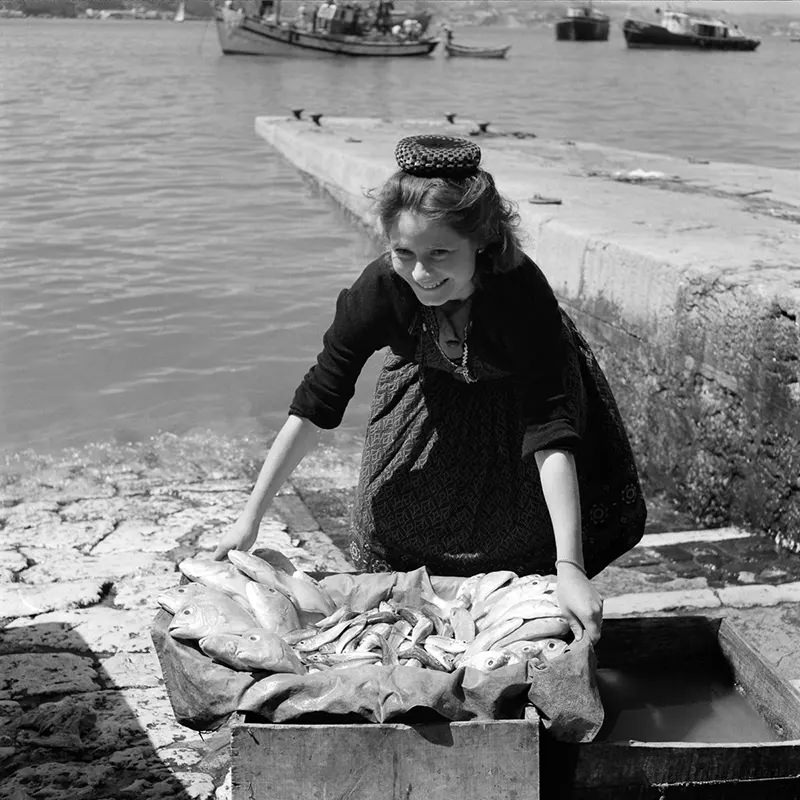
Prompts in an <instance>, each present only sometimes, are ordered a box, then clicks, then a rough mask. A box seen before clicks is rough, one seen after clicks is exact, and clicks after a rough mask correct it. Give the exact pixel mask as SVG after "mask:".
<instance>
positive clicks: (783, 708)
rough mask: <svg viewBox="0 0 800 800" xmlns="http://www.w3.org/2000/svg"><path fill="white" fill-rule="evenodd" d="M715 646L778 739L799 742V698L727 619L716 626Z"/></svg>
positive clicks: (736, 681)
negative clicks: (716, 645) (718, 627)
mask: <svg viewBox="0 0 800 800" xmlns="http://www.w3.org/2000/svg"><path fill="white" fill-rule="evenodd" d="M719 647H720V650H721V652H722V654H723V656H724V657H725V660H726V661H727V662H728V664H729V665H730V667H731V671H732V673H733V679H734V681H735V683H736V684H737V685H738V686H739V688H740V689H741V691H742V693H743V694H744V696H745V697H746V698H747V699H748V701H749V702H750V704H751V705H752V706H753V707H754V708H755V709H756V711H758V713H759V714H760V715H761V716H762V717H763V718H764V719H765V720H766V721H767V722H768V723H769V724H770V725H771V726H772V727H773V728H774V729H775V731H776V732H777V734H778V736H779V738H781V739H800V697H799V696H798V695H797V693H796V692H795V691H794V689H793V688H792V687H791V686H790V685H789V684H788V683H787V682H786V681H785V680H784V679H783V678H781V677H780V675H778V673H777V672H776V671H775V670H774V669H773V667H772V665H771V664H770V663H769V662H768V661H766V660H765V659H764V658H763V656H761V654H760V653H759V652H758V651H757V650H756V649H755V648H754V647H753V646H752V645H751V644H750V643H749V642H748V641H746V640H745V639H744V638H743V637H742V635H741V633H740V632H739V630H738V629H737V628H736V627H735V625H733V624H732V623H731V622H730V621H729V620H724V621H723V622H722V625H720V629H719ZM798 744H800V743H798Z"/></svg>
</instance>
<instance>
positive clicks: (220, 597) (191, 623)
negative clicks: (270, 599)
mask: <svg viewBox="0 0 800 800" xmlns="http://www.w3.org/2000/svg"><path fill="white" fill-rule="evenodd" d="M255 624H256V621H255V619H254V617H253V616H252V615H251V614H249V613H248V612H247V611H245V610H244V609H243V608H242V607H241V606H240V605H239V604H238V603H237V602H236V601H235V600H234V599H233V598H232V597H230V596H229V595H227V594H223V593H222V592H219V591H215V590H213V589H207V591H206V592H203V593H202V594H198V595H197V596H196V597H195V598H194V599H192V600H190V601H189V602H188V603H186V604H185V605H183V606H181V608H179V609H178V612H177V614H175V616H174V617H173V618H172V621H171V622H170V624H169V632H170V634H171V635H172V636H173V637H174V638H175V639H189V640H200V639H203V638H204V637H206V636H208V635H209V634H212V633H241V632H242V631H246V630H247V629H248V628H252V627H253V626H254V625H255Z"/></svg>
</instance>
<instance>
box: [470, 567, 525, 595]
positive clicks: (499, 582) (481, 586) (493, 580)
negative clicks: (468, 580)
mask: <svg viewBox="0 0 800 800" xmlns="http://www.w3.org/2000/svg"><path fill="white" fill-rule="evenodd" d="M518 579H519V575H517V573H516V572H512V571H511V570H508V569H499V570H495V571H494V572H487V573H486V574H485V575H484V576H483V577H482V578H481V579H480V580H479V581H478V585H477V586H476V587H475V593H474V595H473V603H480V602H482V601H483V600H485V599H486V598H487V597H488V596H489V595H490V594H491V593H492V592H494V591H496V590H497V589H499V588H500V587H501V586H505V585H506V584H507V583H509V582H510V581H512V580H518Z"/></svg>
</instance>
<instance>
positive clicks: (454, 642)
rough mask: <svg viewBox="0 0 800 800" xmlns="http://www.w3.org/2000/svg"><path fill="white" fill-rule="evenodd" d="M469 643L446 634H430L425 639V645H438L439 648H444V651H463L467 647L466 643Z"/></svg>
mask: <svg viewBox="0 0 800 800" xmlns="http://www.w3.org/2000/svg"><path fill="white" fill-rule="evenodd" d="M468 644H469V643H468V642H465V641H462V640H461V639H453V638H450V637H447V636H438V635H436V634H431V635H430V636H428V638H427V639H426V640H425V645H424V646H425V647H427V646H428V645H433V646H434V647H438V648H439V649H440V650H444V651H445V653H463V652H464V651H465V650H466V649H467V645H468Z"/></svg>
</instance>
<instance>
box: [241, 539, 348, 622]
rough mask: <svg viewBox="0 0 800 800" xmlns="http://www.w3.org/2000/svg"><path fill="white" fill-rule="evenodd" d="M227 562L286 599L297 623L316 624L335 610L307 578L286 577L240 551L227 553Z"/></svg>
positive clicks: (265, 563) (322, 590) (334, 605)
mask: <svg viewBox="0 0 800 800" xmlns="http://www.w3.org/2000/svg"><path fill="white" fill-rule="evenodd" d="M228 559H229V560H230V561H231V563H232V564H234V565H235V566H236V567H237V568H238V569H239V570H241V572H243V573H244V574H245V575H247V576H248V577H250V578H252V579H253V580H256V581H258V582H259V583H263V584H264V585H265V586H272V588H274V589H278V590H279V591H281V592H283V593H284V594H286V595H288V596H289V598H290V599H291V600H292V602H293V603H294V605H295V608H296V609H297V611H298V614H299V615H300V617H301V621H303V622H305V623H312V622H318V621H319V620H320V619H323V618H324V617H327V616H329V615H330V614H332V613H333V612H334V611H335V610H336V604H335V603H334V602H333V600H332V599H331V597H330V596H329V595H328V593H327V592H326V591H325V590H324V589H323V588H322V587H321V586H320V585H319V584H318V583H317V582H316V581H314V580H313V579H311V578H309V579H308V580H301V579H299V578H295V577H294V576H292V575H287V574H286V573H285V572H282V571H281V570H278V569H276V568H275V567H273V566H272V565H271V564H268V563H267V562H266V561H264V560H263V559H261V558H258V556H254V555H252V554H251V553H246V552H244V551H243V550H230V551H229V552H228ZM312 617H313V619H312Z"/></svg>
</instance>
